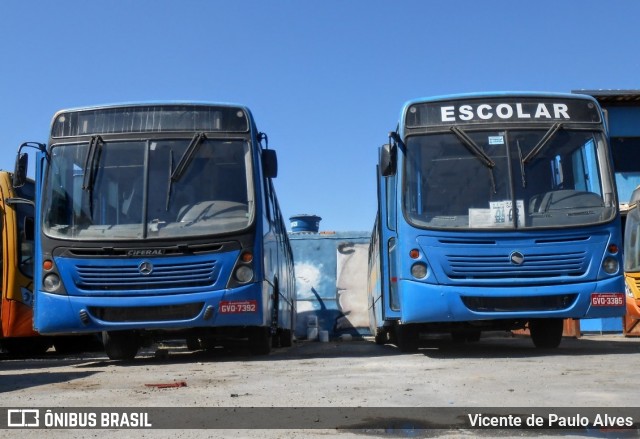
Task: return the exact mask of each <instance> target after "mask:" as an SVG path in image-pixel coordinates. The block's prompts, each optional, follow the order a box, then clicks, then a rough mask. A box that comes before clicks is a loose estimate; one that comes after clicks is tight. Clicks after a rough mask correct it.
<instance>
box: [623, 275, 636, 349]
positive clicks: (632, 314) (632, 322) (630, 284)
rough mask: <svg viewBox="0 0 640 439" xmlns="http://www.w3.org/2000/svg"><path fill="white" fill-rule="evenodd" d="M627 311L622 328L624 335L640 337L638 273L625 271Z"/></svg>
mask: <svg viewBox="0 0 640 439" xmlns="http://www.w3.org/2000/svg"><path fill="white" fill-rule="evenodd" d="M624 276H625V281H626V290H627V291H626V292H627V294H626V297H627V313H626V314H625V315H624V317H623V320H622V321H623V325H622V330H623V332H624V335H625V336H626V337H640V273H625V274H624Z"/></svg>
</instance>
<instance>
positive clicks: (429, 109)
mask: <svg viewBox="0 0 640 439" xmlns="http://www.w3.org/2000/svg"><path fill="white" fill-rule="evenodd" d="M600 120H601V119H600V111H599V109H598V107H597V105H596V104H595V103H594V102H593V101H591V100H587V99H571V98H569V99H563V98H526V97H525V98H518V97H500V98H486V99H461V100H451V101H436V102H424V103H416V104H413V105H410V106H409V108H408V109H407V114H406V126H407V127H409V128H418V127H425V126H432V125H451V124H475V123H504V122H506V123H528V122H545V121H546V122H588V123H597V122H600Z"/></svg>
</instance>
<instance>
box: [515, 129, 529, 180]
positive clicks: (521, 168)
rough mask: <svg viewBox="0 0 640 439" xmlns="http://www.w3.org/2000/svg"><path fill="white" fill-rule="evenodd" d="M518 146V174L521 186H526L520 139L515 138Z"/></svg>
mask: <svg viewBox="0 0 640 439" xmlns="http://www.w3.org/2000/svg"><path fill="white" fill-rule="evenodd" d="M516 145H517V146H518V158H519V159H520V174H521V176H522V187H527V177H526V174H525V173H524V161H523V160H522V148H520V141H519V140H516Z"/></svg>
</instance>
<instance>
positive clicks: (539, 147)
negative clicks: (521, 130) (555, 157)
mask: <svg viewBox="0 0 640 439" xmlns="http://www.w3.org/2000/svg"><path fill="white" fill-rule="evenodd" d="M560 128H562V124H561V123H560V122H556V123H554V124H553V125H552V126H551V128H549V130H548V131H547V132H546V133H545V134H544V136H542V139H540V141H539V142H538V144H537V145H536V146H534V147H533V149H532V150H531V151H529V154H527V155H526V157H525V158H524V159H522V164H523V165H526V164H527V163H529V162H530V161H531V160H533V158H534V157H535V156H537V155H538V154H539V153H540V151H542V148H544V147H545V146H546V145H547V143H549V140H551V139H552V138H553V136H555V135H556V133H557V132H558V130H559V129H560Z"/></svg>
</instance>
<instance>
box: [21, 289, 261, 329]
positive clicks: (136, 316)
mask: <svg viewBox="0 0 640 439" xmlns="http://www.w3.org/2000/svg"><path fill="white" fill-rule="evenodd" d="M270 294H271V288H270V285H269V284H268V283H266V282H263V283H253V284H249V285H246V286H243V287H239V288H234V289H233V290H227V289H224V290H218V291H208V292H199V293H191V294H179V295H163V296H154V297H149V296H144V297H117V298H116V297H87V296H62V295H56V294H49V293H46V292H43V291H39V292H38V295H37V298H36V303H35V312H34V327H35V328H36V330H37V331H38V332H40V333H41V334H69V333H81V332H99V331H117V330H127V329H150V330H152V329H168V330H176V329H185V328H196V327H224V326H268V325H269V324H270V319H268V318H267V316H269V315H270V308H269V306H270V303H271V301H270V300H269V296H270Z"/></svg>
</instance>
